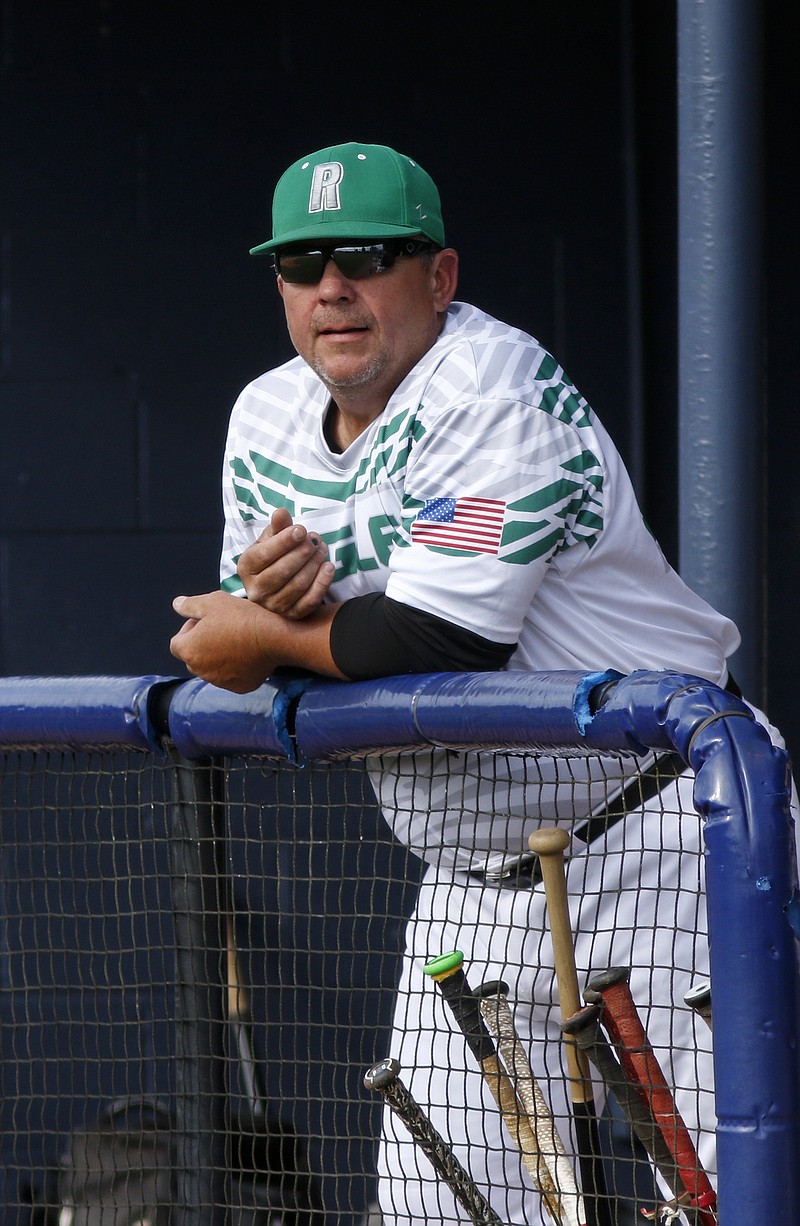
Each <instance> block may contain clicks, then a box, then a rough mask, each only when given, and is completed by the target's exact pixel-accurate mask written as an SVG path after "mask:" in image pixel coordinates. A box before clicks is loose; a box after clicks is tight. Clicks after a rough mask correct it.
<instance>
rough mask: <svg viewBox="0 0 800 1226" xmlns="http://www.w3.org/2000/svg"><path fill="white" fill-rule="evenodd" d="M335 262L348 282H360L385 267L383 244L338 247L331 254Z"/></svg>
mask: <svg viewBox="0 0 800 1226" xmlns="http://www.w3.org/2000/svg"><path fill="white" fill-rule="evenodd" d="M331 256H332V258H333V262H334V264H335V265H336V267H337V268H338V269H339V272H340V273H341V274H342V276H343V277H347V279H348V281H360V280H361V279H362V278H363V277H369V276H371V275H372V273H374V272H377V270H378V269H379V268H381V267H383V256H384V250H383V244H382V243H375V244H374V245H373V246H372V247H337V248H336V249H335V250H334V251H332V252H331Z"/></svg>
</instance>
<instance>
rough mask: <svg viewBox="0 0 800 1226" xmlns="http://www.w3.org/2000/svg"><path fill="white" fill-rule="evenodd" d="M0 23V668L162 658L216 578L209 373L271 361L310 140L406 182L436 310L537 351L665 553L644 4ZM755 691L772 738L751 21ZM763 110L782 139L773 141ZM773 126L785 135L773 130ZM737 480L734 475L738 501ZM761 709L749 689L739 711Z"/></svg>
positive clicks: (666, 315)
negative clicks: (406, 168)
mask: <svg viewBox="0 0 800 1226" xmlns="http://www.w3.org/2000/svg"><path fill="white" fill-rule="evenodd" d="M2 11H3V21H2V29H1V30H0V38H1V39H2V43H1V45H0V73H1V75H0V112H1V114H2V144H0V181H1V182H2V195H1V197H0V230H1V231H2V253H1V257H0V258H1V259H2V265H1V266H0V278H1V279H2V317H1V324H0V328H1V332H0V397H2V403H1V404H0V412H1V413H2V433H1V434H0V578H1V579H2V594H1V595H0V671H2V672H3V673H6V674H20V673H33V674H51V673H57V674H62V673H103V672H111V673H159V672H164V673H172V672H174V671H180V670H179V669H176V666H175V662H174V661H173V660H172V658H171V657H170V655H169V653H168V648H167V643H168V639H169V637H170V635H171V633H173V631H174V629H175V628H176V625H177V619H176V618H175V617H174V615H173V613H172V611H171V607H170V601H171V598H172V596H173V595H175V594H176V593H178V592H187V591H199V590H207V589H209V588H211V587H213V586H215V584H216V562H217V553H218V541H219V533H220V511H219V502H218V484H219V468H220V454H221V448H222V442H223V438H224V432H225V426H226V420H227V415H228V412H229V409H230V406H231V403H232V401H233V399H234V397H235V395H236V394H237V392H238V390H239V388H240V387H241V385H242V384H243V383H244V382H245V381H246V380H248V379H249V378H251V377H252V376H254V375H255V374H257V373H258V372H259V371H261V370H262V369H264V368H266V367H267V366H269V365H271V364H273V363H274V362H276V361H278V360H281V359H283V358H284V357H286V356H288V354H289V347H288V342H287V340H286V338H285V335H284V329H283V324H282V320H281V314H280V310H279V306H278V301H277V297H276V295H275V292H274V289H273V288H272V286H271V285H270V278H271V274H270V272H269V270H268V268H267V266H266V263H265V262H261V261H258V260H253V259H251V258H250V257H249V256H248V254H247V251H248V248H249V247H250V246H252V245H253V244H254V243H256V242H258V241H260V240H262V239H263V238H265V237H267V235H268V233H269V228H270V227H269V205H270V197H271V190H272V186H273V183H274V180H275V179H276V177H277V176H278V175H279V174H280V173H281V171H282V170H283V169H284V167H285V166H286V165H287V164H288V163H289V162H290V161H292V160H294V159H295V158H296V157H297V156H299V155H300V154H302V153H304V152H309V151H311V150H312V149H315V148H318V147H320V146H322V145H325V144H327V143H331V142H337V141H340V140H349V139H359V140H365V141H376V142H381V143H388V144H392V145H394V146H396V147H397V148H399V149H401V150H403V151H405V152H408V153H411V154H413V155H414V156H415V157H417V158H418V159H419V161H420V162H421V163H422V164H423V165H424V166H425V167H426V168H427V169H428V170H429V171H430V172H431V173H432V174H433V176H434V178H435V179H436V180H437V182H438V184H439V186H440V189H441V192H442V196H443V200H444V206H445V216H446V223H447V226H448V231H449V239H450V241H451V242H452V243H453V244H454V245H455V246H457V247H459V248H460V250H461V252H462V261H463V274H462V284H461V288H460V296H461V297H463V298H466V299H468V300H474V301H477V302H478V303H479V304H480V305H482V306H484V307H486V308H487V309H488V310H490V311H492V312H494V313H496V314H498V315H500V316H501V317H504V318H506V319H509V320H510V321H511V322H513V323H515V324H518V325H520V326H522V327H524V328H526V329H528V330H530V331H532V332H533V333H534V334H535V335H537V336H539V338H540V339H541V340H542V341H543V342H544V343H546V344H547V345H549V346H550V347H552V348H553V349H554V351H555V352H556V354H557V355H558V357H559V358H560V360H561V361H562V362H563V363H564V365H565V366H566V368H567V370H568V371H569V373H570V375H571V376H572V378H573V379H574V380H575V381H576V382H577V383H578V385H579V387H580V388H581V390H582V391H583V392H584V394H585V395H586V396H587V398H588V399H589V400H590V402H591V403H592V404H593V406H594V407H595V409H596V410H597V412H598V413H599V414H600V416H601V417H602V418H603V420H604V421H605V423H606V424H607V425H608V427H609V428H610V429H611V431H612V433H613V434H614V435H615V436H616V438H617V440H618V442H619V444H620V446H621V449H622V451H623V453H624V455H625V457H626V459H627V460H628V462H629V464H630V467H631V469H632V471H633V474H634V478H635V480H636V483H637V486H638V488H639V490H640V495H641V498H642V501H643V504H644V507H645V511H646V514H647V516H648V519H649V520H650V523H651V525H652V526H653V528H654V530H655V531H656V534H657V535H658V536H659V537H660V539H661V541H662V543H663V545H664V547H665V549H666V551H667V553H668V555H669V556H670V557H671V559H672V560H673V561H674V560H675V559H676V557H677V517H676V480H677V478H676V417H677V407H676V386H677V378H676V362H677V344H676V305H675V304H676V270H675V249H676V241H675V239H676V236H675V201H676V181H675V167H676V151H675V132H676V123H675V100H676V88H675V72H676V12H675V6H674V5H673V4H672V3H667V2H666V0H658V3H656V4H648V5H642V4H638V5H637V4H635V3H634V2H633V0H600V2H595V3H591V2H589V0H585V2H581V0H564V2H563V3H560V4H552V3H544V0H535V2H533V3H530V4H528V5H524V6H523V5H518V4H503V3H501V4H495V5H492V6H490V7H489V8H482V7H481V8H477V9H475V10H474V11H473V10H469V12H466V10H465V8H464V6H461V5H450V4H439V5H436V6H418V7H415V8H412V9H409V10H406V11H400V10H398V9H397V8H396V7H395V6H386V7H385V8H377V9H376V8H375V7H371V8H369V9H366V8H364V7H363V6H360V5H344V6H342V5H339V6H329V5H322V4H318V3H311V4H305V5H302V6H300V5H296V6H290V5H283V6H277V5H276V6H272V5H267V4H257V3H251V4H247V3H239V2H234V3H232V4H228V5H226V6H222V7H221V6H218V5H211V4H208V3H203V2H202V0H201V2H198V3H195V4H192V5H188V4H186V5H184V4H163V5H162V4H146V3H144V2H143V0H139V2H138V3H137V2H136V0H61V2H60V0H6V2H5V4H4V5H3V10H2ZM763 24H764V63H765V70H764V74H763V81H764V101H765V107H766V125H765V140H766V157H765V168H764V202H765V216H766V225H765V229H764V234H763V235H761V236H759V235H754V236H753V241H754V242H758V241H763V243H764V251H765V262H764V264H765V289H766V294H765V300H766V309H765V331H764V336H763V338H758V337H754V338H753V340H754V344H759V345H761V346H762V347H763V350H764V356H765V372H766V375H767V377H766V378H765V387H766V390H767V393H768V394H767V397H766V400H765V406H754V412H757V411H762V410H763V409H764V408H765V407H766V410H767V411H768V423H769V439H770V442H769V446H768V451H767V455H766V456H765V460H764V463H765V470H766V476H767V482H766V484H767V489H768V491H769V493H768V501H769V505H768V508H767V512H766V516H765V525H766V527H767V530H768V535H767V536H765V546H764V569H763V587H764V593H765V600H766V601H767V609H768V628H769V633H768V638H767V641H766V642H765V644H764V652H765V659H766V675H767V680H768V685H769V693H768V695H767V701H768V703H769V707H770V710H771V712H772V713H773V715H774V717H775V718H776V719H777V720H778V721H779V722H781V723H782V724H783V726H784V728H785V730H786V733H787V735H788V736H789V739H790V746H791V744H792V742H794V744H795V745H798V744H800V721H798V717H797V715H796V714H795V712H794V706H795V703H794V691H795V688H796V683H797V666H796V664H795V658H794V623H795V619H796V614H795V606H794V603H793V597H794V593H795V592H796V589H797V587H798V581H799V580H800V531H799V530H798V512H797V497H796V494H795V490H794V470H795V463H794V456H795V454H796V452H797V449H798V442H799V441H800V440H799V439H798V434H799V433H800V425H798V423H797V415H796V413H795V411H794V410H795V404H794V402H795V399H796V396H797V389H798V377H797V376H798V370H797V346H796V342H795V330H796V320H797V289H796V284H797V272H798V250H797V236H796V221H795V213H796V206H795V200H796V191H797V182H798V161H797V152H796V141H795V140H794V122H793V119H792V118H791V116H792V115H793V114H794V108H795V107H796V101H797V75H796V72H797V70H796V64H797V62H798V45H797V31H796V24H797V23H796V18H795V17H794V14H793V12H791V14H790V5H789V4H788V0H787V2H784V0H774V2H773V3H771V4H770V5H769V6H767V7H766V8H765V15H764V21H763ZM787 124H788V125H789V126H788V127H787ZM787 133H788V135H787ZM742 496H743V497H747V496H748V492H747V491H743V492H742ZM761 697H764V696H761Z"/></svg>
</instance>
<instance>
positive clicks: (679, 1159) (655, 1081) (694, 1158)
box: [589, 966, 717, 1226]
mask: <svg viewBox="0 0 800 1226" xmlns="http://www.w3.org/2000/svg"><path fill="white" fill-rule="evenodd" d="M630 973H631V972H630V967H627V966H624V967H609V969H608V970H607V971H604V972H603V973H602V974H600V975H595V976H593V977H592V979H591V980H590V983H589V988H590V990H591V991H593V992H599V993H600V995H601V996H602V998H603V1005H604V1008H603V1013H602V1021H603V1025H604V1026H605V1027H606V1030H607V1031H608V1035H609V1038H610V1039H611V1042H612V1044H613V1045H614V1047H615V1048H616V1050H617V1051H618V1052H619V1058H620V1061H621V1063H622V1064H623V1066H624V1067H625V1069H626V1070H627V1071H628V1075H629V1076H630V1078H631V1080H632V1081H634V1082H635V1083H636V1084H637V1085H638V1086H639V1089H640V1091H641V1093H642V1094H643V1095H644V1096H645V1097H646V1098H647V1101H648V1102H649V1104H650V1110H651V1112H652V1114H653V1117H654V1118H655V1121H656V1123H657V1124H658V1127H659V1129H660V1131H661V1135H662V1136H663V1138H664V1141H665V1142H666V1144H667V1148H668V1149H669V1151H670V1153H671V1154H672V1157H673V1160H674V1162H675V1165H676V1167H677V1169H678V1174H679V1176H680V1179H681V1182H682V1184H683V1186H684V1188H685V1189H686V1191H687V1192H688V1193H689V1198H690V1200H689V1204H690V1207H691V1208H692V1209H693V1210H694V1211H695V1212H696V1214H697V1218H698V1221H699V1222H700V1223H701V1224H702V1226H716V1222H717V1212H716V1206H717V1194H716V1192H715V1191H714V1189H713V1187H712V1186H711V1182H710V1180H709V1178H708V1175H707V1174H706V1172H705V1171H704V1170H703V1168H702V1166H701V1165H700V1159H699V1157H698V1155H697V1150H696V1149H695V1146H694V1143H693V1141H692V1138H691V1137H690V1135H689V1130H688V1129H687V1127H686V1124H685V1123H684V1121H683V1119H682V1117H681V1114H680V1112H679V1111H678V1108H677V1106H676V1104H675V1099H674V1097H673V1095H672V1091H671V1089H670V1088H669V1085H668V1083H667V1079H666V1077H665V1076H664V1072H663V1070H662V1068H661V1065H660V1064H659V1062H658V1059H657V1057H656V1054H655V1052H654V1051H653V1048H652V1046H651V1045H650V1041H649V1039H648V1038H647V1034H646V1032H645V1029H644V1026H643V1025H642V1022H641V1019H640V1017H639V1014H638V1012H637V1009H636V1005H635V1003H634V1000H633V996H632V995H631V990H630V984H629V980H630Z"/></svg>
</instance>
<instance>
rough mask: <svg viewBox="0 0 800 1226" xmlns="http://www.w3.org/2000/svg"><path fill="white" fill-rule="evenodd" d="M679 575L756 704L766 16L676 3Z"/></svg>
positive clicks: (733, 2) (728, 2)
mask: <svg viewBox="0 0 800 1226" xmlns="http://www.w3.org/2000/svg"><path fill="white" fill-rule="evenodd" d="M677 12H678V342H679V419H680V425H679V479H680V492H679V518H680V523H679V528H680V544H679V566H680V570H681V573H682V575H683V577H684V579H685V580H686V582H687V583H688V584H689V585H690V586H691V587H693V588H694V589H695V591H697V592H699V593H700V595H702V596H704V597H705V598H706V599H707V600H709V601H710V603H711V604H713V605H715V606H716V607H717V608H719V609H720V610H721V611H722V612H724V613H726V614H727V615H728V616H730V617H732V618H733V619H734V620H735V621H736V622H737V624H738V626H739V629H740V631H741V633H742V647H741V648H740V650H739V651H738V652H737V653H736V658H735V660H734V661H733V667H734V671H735V672H736V676H737V679H738V680H739V683H740V685H741V686H742V688H743V689H744V691H745V692H746V693H747V695H748V697H751V698H752V699H753V700H755V701H757V702H763V700H764V694H763V675H764V669H763V663H762V657H763V637H764V614H763V588H764V582H763V557H764V549H763V543H762V539H763V533H764V523H765V520H764V514H763V503H762V492H763V491H762V417H763V371H762V329H761V189H760V172H761V103H760V98H759V72H760V28H761V12H760V5H759V3H758V0H678V8H677Z"/></svg>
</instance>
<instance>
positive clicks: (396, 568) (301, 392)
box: [221, 303, 739, 681]
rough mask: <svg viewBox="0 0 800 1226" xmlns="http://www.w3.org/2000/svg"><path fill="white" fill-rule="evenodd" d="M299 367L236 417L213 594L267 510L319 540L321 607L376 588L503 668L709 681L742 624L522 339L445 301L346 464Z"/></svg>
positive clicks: (249, 397)
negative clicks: (447, 626)
mask: <svg viewBox="0 0 800 1226" xmlns="http://www.w3.org/2000/svg"><path fill="white" fill-rule="evenodd" d="M328 401H329V397H328V393H327V391H326V389H325V388H324V386H323V385H322V383H321V382H320V381H319V379H318V378H317V376H316V375H315V374H314V373H313V372H312V371H311V370H310V368H309V367H308V366H307V365H306V363H305V362H303V361H302V360H301V359H300V358H295V359H294V360H292V361H290V362H288V363H286V364H285V365H284V366H281V367H279V368H278V369H276V370H274V371H271V372H269V373H268V374H265V375H263V376H261V377H260V378H258V379H256V380H254V381H253V382H252V383H251V384H250V385H249V386H248V387H246V388H245V389H244V391H243V392H242V394H241V396H240V397H239V399H238V400H237V402H236V405H235V407H234V410H233V415H232V419H231V424H230V431H229V435H228V442H227V448H226V457H225V467H224V480H223V487H224V508H225V538H224V544H223V554H222V564H221V579H222V586H223V587H224V588H225V589H226V590H227V591H231V592H240V591H241V585H240V583H239V580H238V578H237V576H236V561H237V559H238V557H239V555H240V554H241V553H242V551H243V550H244V549H245V548H246V547H247V546H248V545H249V544H251V543H252V542H253V541H254V540H255V539H256V538H257V537H258V535H259V533H260V532H261V531H262V530H263V528H264V527H265V525H266V523H267V522H268V520H269V518H270V515H271V514H272V512H273V511H274V510H275V508H276V507H286V508H287V509H288V510H289V511H290V513H291V514H292V516H293V518H294V519H295V520H296V521H298V522H300V523H303V524H304V525H305V526H306V527H307V528H309V529H313V530H314V531H316V532H318V533H319V534H320V535H321V536H322V537H323V538H324V539H325V541H326V542H327V545H328V549H329V554H330V557H331V559H332V560H333V561H334V562H335V563H336V576H335V580H334V584H333V587H332V589H331V599H334V600H337V601H341V600H346V599H348V598H349V597H351V596H356V595H360V594H362V593H365V592H372V591H385V592H386V593H387V594H388V595H389V596H391V597H392V598H393V599H394V600H398V601H401V602H404V603H406V604H408V605H411V606H413V607H415V608H417V609H421V610H423V611H427V612H430V613H433V614H435V615H436V616H438V617H442V618H445V619H447V620H449V621H452V622H454V623H455V624H456V625H458V626H461V627H464V628H465V629H467V630H472V631H474V632H476V633H477V634H480V635H482V636H483V637H485V638H488V639H492V640H494V641H496V642H504V643H515V644H516V650H515V652H514V655H513V656H512V658H511V661H510V663H509V665H508V667H509V668H512V669H534V670H550V669H575V668H578V669H587V670H593V669H598V670H599V669H605V668H616V669H618V670H619V671H620V672H625V673H627V672H630V671H632V670H634V669H637V668H648V669H660V668H670V669H677V670H680V671H684V672H690V673H694V674H697V675H699V676H703V677H708V678H710V679H711V680H714V681H719V680H721V679H723V678H724V677H725V673H726V665H725V658H726V656H727V655H729V654H730V653H731V652H732V651H734V650H735V648H736V646H737V645H738V641H739V640H738V634H737V631H736V628H735V626H734V625H733V624H732V623H731V622H730V621H728V620H727V619H726V618H724V617H721V616H720V615H719V614H718V613H716V612H715V611H714V610H713V609H712V608H710V607H709V606H708V605H707V604H706V603H705V602H704V601H703V600H701V599H700V598H699V597H698V596H696V595H695V594H694V593H693V592H691V591H690V590H689V589H688V588H687V587H686V585H685V584H684V583H683V582H682V580H681V579H680V578H679V577H678V575H677V574H676V573H675V572H674V571H673V570H672V569H671V568H670V566H669V565H668V564H667V562H666V560H665V558H664V556H663V554H662V553H661V550H660V549H659V547H658V545H657V544H656V542H655V541H654V539H653V537H652V536H651V534H650V532H649V531H648V529H647V527H646V525H645V524H644V522H643V519H642V516H641V513H640V511H639V508H638V506H637V503H636V499H635V497H634V493H633V490H632V487H631V483H630V480H629V478H628V475H627V473H626V471H625V468H624V466H623V464H622V461H621V459H620V456H619V455H618V453H617V450H616V448H615V447H614V445H613V443H612V442H611V440H610V439H609V437H608V435H607V434H606V432H605V431H604V429H603V427H602V426H601V425H600V423H599V422H598V420H597V418H596V417H595V416H594V414H593V412H592V411H591V409H590V408H589V406H588V405H587V403H586V401H585V400H584V399H583V398H582V397H581V395H580V394H579V393H578V391H577V390H576V389H575V387H574V386H573V385H572V384H571V383H570V382H569V380H568V379H567V377H566V375H565V373H564V371H563V370H562V369H561V367H560V366H559V365H558V364H557V362H556V361H555V360H554V359H553V358H552V357H551V356H550V354H549V353H547V352H546V351H545V350H544V349H543V348H542V347H541V345H539V343H538V342H537V341H536V340H534V339H533V338H532V337H530V336H527V335H525V334H524V333H522V332H520V331H518V330H516V329H514V328H511V327H509V326H507V325H506V324H503V323H500V322H498V321H497V320H495V319H492V318H491V317H490V316H488V315H486V314H484V313H483V312H481V311H479V310H477V309H476V308H474V307H471V306H468V305H466V304H464V303H454V304H453V305H452V306H451V308H450V310H449V311H448V314H447V318H446V321H445V325H444V328H443V330H442V332H441V334H440V336H439V338H438V340H437V342H436V344H435V345H434V346H433V348H432V349H431V350H430V351H429V352H428V353H427V354H425V356H424V357H423V358H422V360H421V361H420V362H419V363H418V365H417V366H416V367H415V368H414V369H413V370H412V371H411V372H410V374H409V375H408V376H407V378H406V379H405V380H404V382H403V383H402V384H401V385H400V386H399V387H398V389H397V391H396V392H395V394H394V395H393V396H392V398H391V400H390V401H389V403H388V405H387V406H386V409H385V410H384V412H383V413H382V414H381V416H380V417H378V418H377V419H376V420H375V421H374V422H373V423H372V424H371V425H370V427H369V428H368V429H367V430H366V431H364V433H363V434H362V435H360V437H359V438H358V439H357V440H356V441H355V442H354V443H353V444H352V445H351V446H350V447H349V448H348V449H347V451H345V452H344V453H343V454H336V453H334V452H332V451H331V450H330V448H329V447H328V445H327V443H326V441H325V437H324V433H323V421H324V417H325V413H326V410H327V406H328Z"/></svg>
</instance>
